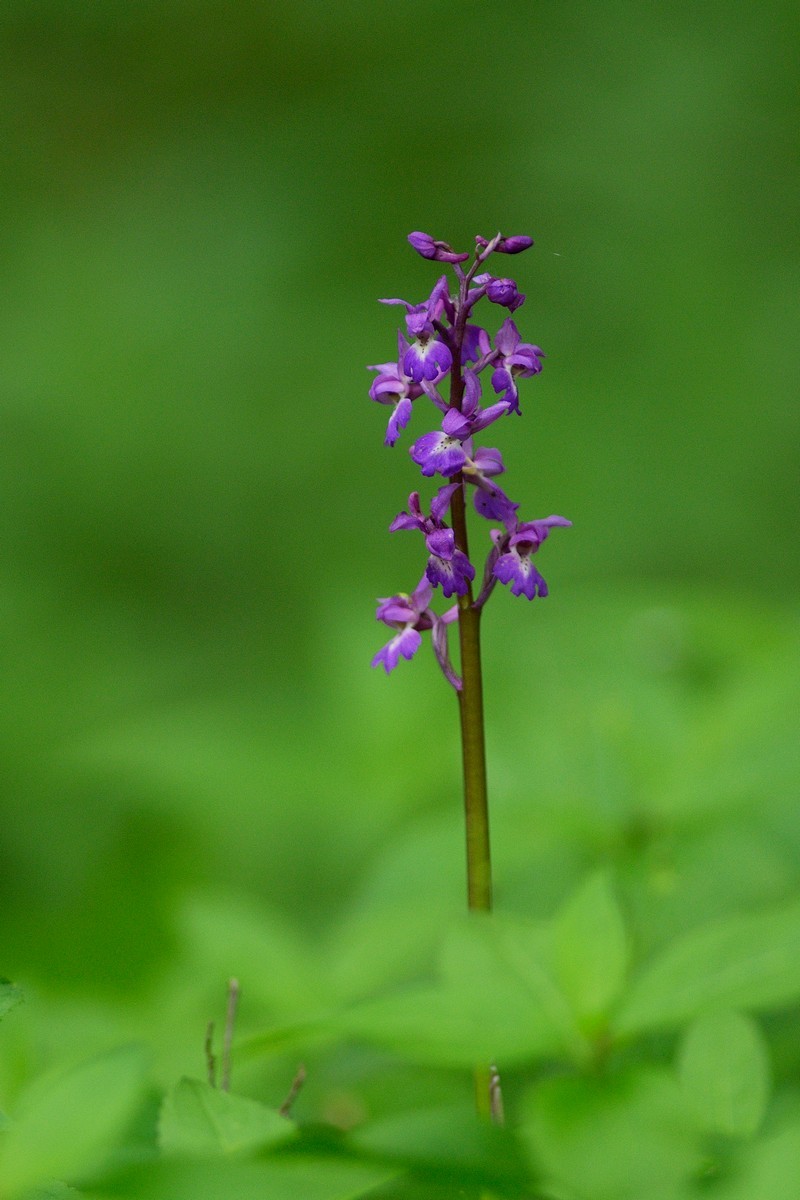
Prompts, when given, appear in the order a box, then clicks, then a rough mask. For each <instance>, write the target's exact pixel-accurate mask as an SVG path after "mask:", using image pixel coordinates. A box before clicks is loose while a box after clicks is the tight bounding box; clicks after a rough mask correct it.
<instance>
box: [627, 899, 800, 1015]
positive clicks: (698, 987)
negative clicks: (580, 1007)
mask: <svg viewBox="0 0 800 1200" xmlns="http://www.w3.org/2000/svg"><path fill="white" fill-rule="evenodd" d="M798 998H800V904H793V905H791V906H790V907H788V908H780V909H777V910H775V911H772V912H766V913H761V914H758V915H757V916H747V917H744V916H743V917H730V918H728V919H727V920H723V921H715V922H713V923H711V924H708V925H703V926H701V927H700V928H699V929H696V930H692V931H691V932H690V933H687V934H686V935H685V936H684V937H682V938H678V939H676V941H675V942H674V943H672V944H671V945H668V946H667V947H666V948H665V949H664V951H663V952H662V953H661V954H659V955H658V956H657V957H656V958H655V959H654V960H653V961H652V962H651V963H650V964H648V965H646V966H645V967H644V968H643V970H642V972H641V974H640V975H639V977H638V979H636V980H634V982H633V985H632V987H631V990H630V992H629V994H628V996H627V998H626V1000H625V1002H624V1003H623V1005H622V1007H621V1009H620V1012H619V1015H618V1017H617V1019H616V1022H615V1028H616V1032H617V1033H618V1034H620V1035H622V1036H629V1035H631V1034H635V1033H642V1032H644V1031H646V1030H650V1029H660V1028H665V1027H666V1028H669V1027H671V1026H675V1025H679V1024H682V1023H683V1022H685V1021H687V1020H689V1019H691V1018H692V1017H694V1016H697V1015H698V1014H699V1013H701V1012H703V1011H705V1010H707V1009H710V1008H720V1007H731V1006H741V1007H742V1008H755V1009H759V1008H775V1007H778V1006H780V1005H785V1004H789V1003H791V1002H796V1001H797V1000H798Z"/></svg>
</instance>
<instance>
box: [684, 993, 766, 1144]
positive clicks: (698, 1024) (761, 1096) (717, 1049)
mask: <svg viewBox="0 0 800 1200" xmlns="http://www.w3.org/2000/svg"><path fill="white" fill-rule="evenodd" d="M678 1076H679V1079H680V1083H681V1087H682V1089H683V1093H684V1096H685V1097H686V1102H687V1107H688V1109H689V1111H690V1112H691V1113H692V1114H693V1115H694V1117H695V1119H696V1121H697V1124H698V1127H699V1128H700V1129H703V1130H706V1131H708V1132H710V1133H722V1134H726V1135H728V1136H729V1137H748V1136H750V1135H751V1134H753V1133H755V1132H756V1130H757V1129H758V1128H759V1126H760V1125H761V1122H762V1120H763V1117H764V1111H765V1109H766V1107H767V1101H768V1099H769V1092H770V1078H769V1060H768V1056H767V1047H766V1044H765V1042H764V1038H763V1036H762V1034H761V1031H760V1029H759V1027H758V1026H757V1025H756V1023H755V1021H753V1020H752V1019H751V1018H750V1017H745V1016H742V1014H741V1013H735V1012H728V1013H713V1014H710V1015H709V1016H706V1017H700V1019H699V1020H697V1021H695V1022H694V1024H693V1025H691V1026H690V1028H689V1029H688V1031H687V1033H686V1037H685V1039H684V1041H683V1045H682V1047H681V1051H680V1057H679V1060H678Z"/></svg>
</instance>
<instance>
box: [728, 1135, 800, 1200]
mask: <svg viewBox="0 0 800 1200" xmlns="http://www.w3.org/2000/svg"><path fill="white" fill-rule="evenodd" d="M747 1149H748V1153H747V1157H746V1158H745V1157H744V1156H742V1159H741V1163H740V1167H739V1171H738V1173H737V1176H736V1177H735V1178H734V1179H732V1180H731V1182H730V1185H729V1186H728V1187H726V1188H725V1192H724V1200H797V1196H798V1183H797V1181H798V1176H799V1175H800V1171H799V1170H798V1163H800V1123H798V1122H797V1120H795V1121H794V1122H793V1123H792V1124H791V1125H788V1126H787V1127H786V1128H783V1129H780V1130H779V1132H777V1133H774V1134H773V1135H772V1136H771V1137H760V1138H758V1139H757V1140H756V1141H755V1142H752V1143H751V1144H750V1145H749V1146H748V1148H747Z"/></svg>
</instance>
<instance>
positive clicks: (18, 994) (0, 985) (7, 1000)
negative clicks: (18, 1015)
mask: <svg viewBox="0 0 800 1200" xmlns="http://www.w3.org/2000/svg"><path fill="white" fill-rule="evenodd" d="M21 1000H22V990H21V989H20V988H18V987H17V986H16V985H15V984H13V983H12V982H11V980H10V979H0V1018H2V1017H4V1016H5V1015H6V1013H7V1012H10V1011H11V1009H12V1008H15V1007H16V1005H17V1004H19V1003H20V1002H21Z"/></svg>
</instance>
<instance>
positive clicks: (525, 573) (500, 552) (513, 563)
mask: <svg viewBox="0 0 800 1200" xmlns="http://www.w3.org/2000/svg"><path fill="white" fill-rule="evenodd" d="M570 525H572V522H571V521H568V520H567V519H566V517H556V516H554V517H543V518H542V520H540V521H525V522H523V523H522V524H519V523H518V522H517V519H516V514H515V515H514V518H513V524H511V528H510V529H508V527H507V532H506V533H502V532H501V531H500V530H499V529H495V530H493V531H492V540H493V542H494V544H495V549H496V551H497V557H496V559H495V562H494V565H493V568H492V574H493V575H494V578H495V579H499V581H500V582H501V583H510V584H511V593H512V595H514V596H527V598H528V599H529V600H533V598H534V597H535V596H546V595H547V593H548V588H547V583H546V582H545V580H544V578H543V576H542V575H540V574H539V572H538V571H537V570H536V567H535V566H534V565H533V563H532V562H531V556H532V555H534V554H535V553H536V551H537V550H538V549H539V547H540V546H541V544H542V542H543V541H545V539H546V538H547V537H548V536H549V534H550V530H551V529H552V528H554V527H555V526H570Z"/></svg>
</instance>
